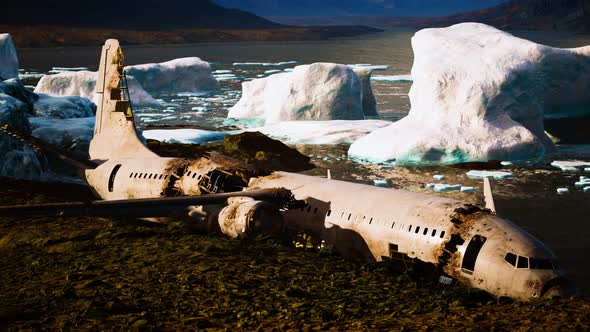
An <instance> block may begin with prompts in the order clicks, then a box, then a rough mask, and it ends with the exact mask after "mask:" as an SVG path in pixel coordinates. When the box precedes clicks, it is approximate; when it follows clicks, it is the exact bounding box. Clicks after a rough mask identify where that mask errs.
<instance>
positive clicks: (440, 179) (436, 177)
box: [432, 174, 447, 181]
mask: <svg viewBox="0 0 590 332" xmlns="http://www.w3.org/2000/svg"><path fill="white" fill-rule="evenodd" d="M432 178H433V179H435V180H436V181H442V180H444V179H446V178H447V177H446V176H444V175H438V174H437V175H435V176H433V177H432Z"/></svg>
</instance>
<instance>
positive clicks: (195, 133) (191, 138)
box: [143, 129, 231, 144]
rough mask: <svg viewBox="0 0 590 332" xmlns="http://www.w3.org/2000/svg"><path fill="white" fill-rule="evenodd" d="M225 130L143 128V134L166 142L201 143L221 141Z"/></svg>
mask: <svg viewBox="0 0 590 332" xmlns="http://www.w3.org/2000/svg"><path fill="white" fill-rule="evenodd" d="M229 134H231V132H227V131H208V130H200V129H153V130H145V131H144V132H143V136H144V137H145V138H147V139H154V140H157V141H160V142H167V143H184V144H203V143H208V142H216V141H222V140H223V138H224V137H225V136H226V135H229Z"/></svg>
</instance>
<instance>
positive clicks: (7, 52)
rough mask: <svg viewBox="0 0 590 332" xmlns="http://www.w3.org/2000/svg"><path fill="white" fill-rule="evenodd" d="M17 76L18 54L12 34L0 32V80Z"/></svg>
mask: <svg viewBox="0 0 590 332" xmlns="http://www.w3.org/2000/svg"><path fill="white" fill-rule="evenodd" d="M17 77H18V56H17V54H16V48H14V44H13V43H12V36H11V35H10V34H8V33H0V81H1V80H5V79H8V78H17Z"/></svg>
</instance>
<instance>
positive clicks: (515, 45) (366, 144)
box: [349, 23, 590, 165]
mask: <svg viewBox="0 0 590 332" xmlns="http://www.w3.org/2000/svg"><path fill="white" fill-rule="evenodd" d="M412 47H413V50H414V64H413V67H412V78H413V80H414V83H413V85H412V87H411V89H410V93H409V97H410V101H411V105H412V107H411V110H410V113H409V115H408V116H407V117H405V118H403V119H402V120H400V121H398V122H395V123H393V124H392V125H391V126H389V127H387V128H383V129H381V130H377V131H375V132H373V133H371V134H369V135H367V136H366V137H363V138H361V139H359V140H358V141H357V142H355V144H353V145H352V146H351V148H350V150H349V155H350V156H351V157H353V158H356V159H363V160H367V161H372V162H379V161H387V160H396V161H397V164H398V165H440V164H453V163H459V162H470V161H487V160H507V161H510V160H518V159H529V158H536V157H540V156H542V155H543V154H544V153H545V152H546V151H552V150H554V149H555V146H554V144H553V143H552V142H551V140H550V139H549V137H547V135H546V134H545V133H544V127H543V119H544V118H547V117H574V116H579V115H581V113H590V107H588V106H590V93H589V92H590V91H589V90H590V47H588V46H587V47H580V48H574V49H559V48H552V47H548V46H544V45H539V44H536V43H533V42H530V41H527V40H524V39H520V38H517V37H514V36H512V35H510V34H508V33H506V32H503V31H500V30H497V29H495V28H493V27H490V26H487V25H485V24H479V23H462V24H457V25H453V26H451V27H448V28H439V29H424V30H421V31H419V32H417V33H416V34H415V35H414V37H413V38H412Z"/></svg>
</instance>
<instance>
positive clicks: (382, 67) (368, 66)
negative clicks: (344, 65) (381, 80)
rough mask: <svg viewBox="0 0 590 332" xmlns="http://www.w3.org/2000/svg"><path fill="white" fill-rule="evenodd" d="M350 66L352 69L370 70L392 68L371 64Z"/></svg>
mask: <svg viewBox="0 0 590 332" xmlns="http://www.w3.org/2000/svg"><path fill="white" fill-rule="evenodd" d="M348 66H349V67H352V68H364V69H368V70H387V69H389V68H390V67H389V66H388V65H372V64H370V63H356V64H353V65H348Z"/></svg>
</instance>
